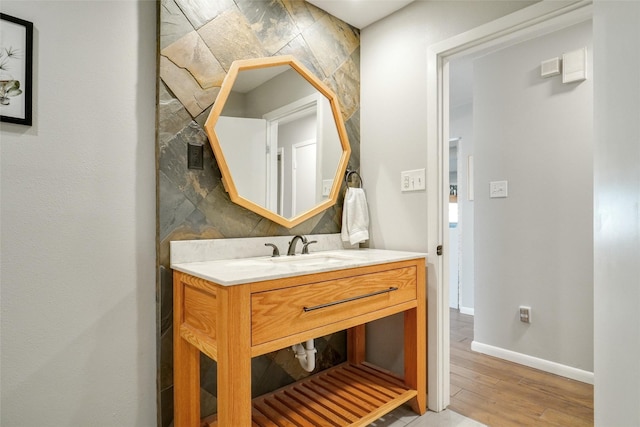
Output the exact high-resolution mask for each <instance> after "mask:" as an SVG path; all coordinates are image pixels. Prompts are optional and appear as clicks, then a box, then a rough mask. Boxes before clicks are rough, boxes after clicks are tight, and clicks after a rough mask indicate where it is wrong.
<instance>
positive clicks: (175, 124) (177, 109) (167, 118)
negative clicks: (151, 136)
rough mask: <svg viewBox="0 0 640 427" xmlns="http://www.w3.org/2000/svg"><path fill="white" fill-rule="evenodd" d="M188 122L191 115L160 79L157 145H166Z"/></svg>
mask: <svg viewBox="0 0 640 427" xmlns="http://www.w3.org/2000/svg"><path fill="white" fill-rule="evenodd" d="M190 122H191V115H190V114H189V113H188V112H187V110H186V109H185V108H184V105H182V103H181V102H180V101H179V100H178V99H176V98H175V97H174V96H173V95H172V94H171V93H170V92H169V90H168V89H167V86H166V85H165V84H164V82H162V81H161V82H160V84H159V85H158V146H159V147H160V148H162V147H164V146H166V143H167V142H168V141H169V140H170V139H172V138H174V137H175V135H176V134H177V133H178V132H180V131H181V130H182V129H183V128H184V127H185V126H187V125H188V124H189V123H190Z"/></svg>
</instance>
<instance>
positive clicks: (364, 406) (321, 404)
mask: <svg viewBox="0 0 640 427" xmlns="http://www.w3.org/2000/svg"><path fill="white" fill-rule="evenodd" d="M416 394H417V392H416V390H411V389H409V388H407V387H406V386H405V385H404V382H403V381H402V380H401V379H400V378H398V377H396V376H395V375H393V374H391V373H389V372H387V371H384V370H382V369H380V368H377V367H375V366H373V365H370V364H367V363H363V364H357V365H356V364H351V363H344V364H342V365H338V366H335V367H333V368H331V369H328V370H326V371H322V372H320V373H318V374H316V375H313V376H311V377H308V378H306V379H304V380H302V381H298V382H296V383H294V384H292V385H290V386H287V387H284V388H282V389H279V390H277V391H275V392H273V393H269V394H266V395H264V396H260V397H257V398H255V399H253V401H252V412H251V421H252V426H257V427H273V426H283V427H286V426H295V427H314V426H335V427H346V426H354V427H355V426H366V425H368V424H370V423H371V422H373V421H375V420H377V419H378V418H380V417H381V416H383V415H384V414H386V413H388V412H390V411H391V410H393V409H395V408H397V407H398V406H400V405H402V404H403V403H405V402H407V401H409V400H410V399H411V398H413V397H415V396H416ZM217 425H218V424H217V420H216V416H215V415H214V416H212V417H208V418H206V419H204V420H203V421H202V427H217Z"/></svg>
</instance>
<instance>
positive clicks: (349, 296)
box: [251, 266, 417, 346]
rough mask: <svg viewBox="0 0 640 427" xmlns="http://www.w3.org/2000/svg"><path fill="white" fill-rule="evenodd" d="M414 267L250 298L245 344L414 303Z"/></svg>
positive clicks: (298, 287) (323, 282)
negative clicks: (247, 336)
mask: <svg viewBox="0 0 640 427" xmlns="http://www.w3.org/2000/svg"><path fill="white" fill-rule="evenodd" d="M416 283H417V274H416V267H415V266H408V267H403V268H395V269H391V270H385V271H381V272H375V273H370V274H365V275H358V276H351V277H345V278H341V279H335V280H329V281H321V282H315V283H308V284H303V285H299V286H292V287H287V288H282V289H276V290H270V291H264V292H257V293H253V294H252V295H251V330H252V333H251V340H252V345H254V346H255V345H259V344H263V343H265V342H269V341H272V340H275V339H278V338H282V337H283V336H289V335H294V334H297V333H300V332H304V331H308V330H311V329H314V328H319V327H323V326H326V325H328V324H332V323H338V322H341V321H344V320H347V319H350V318H353V317H357V316H361V315H364V314H368V313H372V312H375V311H377V310H382V309H385V308H387V307H392V306H394V305H397V304H401V303H405V302H409V301H414V300H415V299H416Z"/></svg>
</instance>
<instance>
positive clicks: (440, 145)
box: [427, 0, 593, 412]
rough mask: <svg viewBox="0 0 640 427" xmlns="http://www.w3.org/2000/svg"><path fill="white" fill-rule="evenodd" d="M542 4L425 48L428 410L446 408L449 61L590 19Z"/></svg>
mask: <svg viewBox="0 0 640 427" xmlns="http://www.w3.org/2000/svg"><path fill="white" fill-rule="evenodd" d="M559 3H560V2H555V1H550V0H543V1H541V2H539V3H536V4H534V5H532V6H530V7H527V8H525V9H521V10H519V11H517V12H514V13H512V14H510V15H507V16H504V17H502V18H499V19H497V20H495V21H492V22H489V23H487V24H484V25H482V26H480V27H477V28H474V29H472V30H470V31H467V32H465V33H462V34H459V35H457V36H455V37H452V38H450V39H447V40H444V41H442V42H439V43H436V44H433V45H431V46H430V47H429V48H428V50H427V93H428V95H429V96H428V101H427V102H428V104H427V129H428V130H427V197H428V200H427V201H428V208H427V209H428V212H427V217H428V218H429V223H428V225H427V232H428V252H429V254H436V253H437V248H438V246H439V245H442V246H443V247H444V251H443V256H430V257H429V266H430V268H429V271H428V280H429V289H428V298H429V300H428V304H427V305H428V310H427V312H428V339H427V345H428V348H429V350H428V367H427V371H428V390H429V402H428V404H429V409H431V410H433V411H438V412H439V411H442V410H444V409H445V408H446V407H447V406H448V405H449V381H450V379H449V377H450V364H449V271H448V269H449V254H448V249H447V248H448V247H449V242H448V238H449V233H448V220H449V215H448V207H449V206H448V204H449V188H448V186H447V184H448V182H449V175H448V174H449V60H450V59H453V58H455V57H457V56H462V55H466V54H470V53H473V52H476V51H479V50H482V49H487V48H490V47H492V46H498V45H500V46H504V45H506V44H515V43H518V42H521V41H523V40H527V39H530V38H533V37H536V36H538V35H540V34H544V33H549V32H552V31H555V30H558V29H561V28H565V27H567V26H570V25H573V24H577V23H579V22H583V21H586V20H589V19H591V17H592V16H593V12H592V7H591V4H592V1H591V0H576V1H574V2H573V3H570V4H566V3H560V4H559Z"/></svg>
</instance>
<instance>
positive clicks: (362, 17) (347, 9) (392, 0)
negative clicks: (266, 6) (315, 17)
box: [307, 0, 414, 29]
mask: <svg viewBox="0 0 640 427" xmlns="http://www.w3.org/2000/svg"><path fill="white" fill-rule="evenodd" d="M307 1H308V2H309V3H311V4H313V5H315V6H317V7H319V8H320V9H322V10H324V11H326V12H328V13H330V14H331V15H333V16H335V17H337V18H340V19H341V20H343V21H344V22H346V23H348V24H351V25H352V26H354V27H356V28H360V29H362V28H364V27H366V26H367V25H369V24H373V23H374V22H376V21H378V20H380V19H382V18H384V17H385V16H388V15H391V14H392V13H393V12H395V11H396V10H399V9H402V8H403V7H405V6H406V5H408V4H409V3H412V2H413V1H414V0H307Z"/></svg>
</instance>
